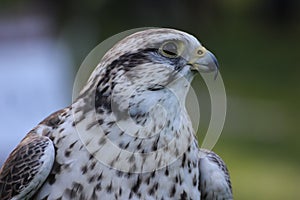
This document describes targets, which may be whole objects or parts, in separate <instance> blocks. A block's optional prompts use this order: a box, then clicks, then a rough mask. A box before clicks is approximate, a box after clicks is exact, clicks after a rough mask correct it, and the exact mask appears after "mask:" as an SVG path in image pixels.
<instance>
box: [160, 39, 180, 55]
mask: <svg viewBox="0 0 300 200" xmlns="http://www.w3.org/2000/svg"><path fill="white" fill-rule="evenodd" d="M159 51H160V53H161V54H162V55H163V56H165V57H168V58H176V57H178V56H179V50H178V45H177V43H175V42H173V41H168V42H165V43H163V44H162V45H161V47H160V48H159Z"/></svg>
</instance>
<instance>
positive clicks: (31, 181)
mask: <svg viewBox="0 0 300 200" xmlns="http://www.w3.org/2000/svg"><path fill="white" fill-rule="evenodd" d="M54 155H55V150H54V146H53V143H52V141H51V140H50V139H49V138H48V137H45V136H39V135H37V134H34V133H29V134H28V135H27V136H26V137H25V138H24V139H23V140H22V141H21V142H20V144H19V145H18V146H17V147H16V148H15V149H14V150H13V152H12V153H11V154H10V155H9V157H8V159H7V160H6V162H5V163H4V164H3V166H2V168H1V169H0V199H1V200H8V199H13V200H18V199H22V200H26V199H29V198H30V197H31V196H32V195H34V193H35V192H36V191H37V190H38V189H39V187H40V186H41V185H42V184H43V182H44V181H45V180H46V178H47V176H48V175H49V173H50V171H51V169H52V165H53V163H54Z"/></svg>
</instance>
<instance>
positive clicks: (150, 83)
mask: <svg viewBox="0 0 300 200" xmlns="http://www.w3.org/2000/svg"><path fill="white" fill-rule="evenodd" d="M217 68H218V64H217V60H216V58H215V57H214V55H213V54H212V53H211V52H209V51H208V50H206V49H205V48H204V47H203V46H202V45H201V43H200V42H199V41H198V40H197V39H196V38H195V37H194V36H192V35H190V34H188V33H185V32H182V31H178V30H174V29H167V28H152V29H147V30H143V31H138V32H136V33H133V34H131V35H129V36H127V37H125V38H124V39H122V40H121V41H119V42H117V43H116V44H115V45H114V46H113V47H112V48H111V49H110V50H108V51H107V53H106V54H105V55H104V56H103V57H102V59H101V61H100V63H99V64H98V65H97V67H96V68H95V70H94V71H93V73H92V74H91V76H90V78H89V80H88V81H87V83H86V85H85V86H84V88H83V89H82V91H81V92H80V94H79V96H78V98H77V99H76V100H74V102H73V103H72V104H71V105H70V106H68V107H66V108H64V109H62V110H60V111H57V112H55V113H53V114H52V115H50V116H49V117H47V118H46V119H44V120H43V121H42V122H40V123H39V124H38V125H37V126H36V127H35V128H33V129H32V130H31V131H30V132H29V133H28V134H27V135H26V136H25V138H24V139H23V140H22V141H21V142H20V144H19V145H18V146H17V147H16V148H15V149H14V150H13V152H12V153H11V154H10V155H9V157H8V159H7V160H6V162H5V163H4V165H3V166H2V168H1V171H0V199H1V200H8V199H13V200H27V199H43V200H53V199H60V200H63V199H78V200H79V199H80V200H96V199H121V200H125V199H146V200H153V199H159V200H162V199H164V200H167V199H193V200H196V199H198V200H199V199H202V200H203V199H204V200H205V199H207V200H208V199H232V189H231V183H230V178H229V174H228V170H227V168H226V165H225V163H224V162H223V161H222V159H221V158H220V157H219V156H217V155H216V154H215V153H213V152H212V151H208V150H204V149H200V148H199V147H198V143H197V139H196V137H195V133H194V130H193V128H192V124H191V121H190V118H189V116H188V114H187V111H186V109H185V105H184V104H185V98H186V95H187V92H188V90H189V86H190V83H191V81H192V79H193V77H194V75H195V74H197V73H198V72H199V71H200V72H215V71H216V70H218V69H217Z"/></svg>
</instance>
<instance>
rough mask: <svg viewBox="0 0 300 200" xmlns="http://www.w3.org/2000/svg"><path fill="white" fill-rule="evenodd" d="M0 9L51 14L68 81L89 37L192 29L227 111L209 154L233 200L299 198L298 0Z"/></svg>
mask: <svg viewBox="0 0 300 200" xmlns="http://www.w3.org/2000/svg"><path fill="white" fill-rule="evenodd" d="M0 12H1V15H0V17H2V18H5V19H11V18H22V17H23V16H33V18H39V17H42V18H43V19H47V21H48V22H49V21H50V23H48V24H50V25H49V27H48V29H46V30H47V31H46V33H45V32H43V34H45V35H47V36H49V37H51V38H54V39H55V40H57V41H63V43H64V44H65V45H66V46H67V48H68V49H69V51H70V55H71V57H70V58H71V60H72V63H73V64H72V67H70V70H71V71H72V72H70V73H71V74H72V77H73V78H71V80H66V84H70V82H71V84H72V80H73V79H74V76H75V74H76V70H77V69H78V68H79V66H80V64H81V62H82V61H83V59H84V58H85V56H86V55H87V54H88V53H89V52H90V51H91V50H92V49H93V48H94V47H95V46H96V45H97V44H99V43H100V42H101V41H103V40H104V39H106V38H107V37H109V36H112V35H114V34H117V33H119V32H121V31H124V30H127V29H132V28H137V27H151V26H155V27H171V28H176V29H180V30H184V31H187V32H189V33H192V34H193V35H195V36H196V37H197V38H199V40H200V41H201V42H202V43H203V44H204V46H206V47H207V48H208V49H210V50H211V51H212V52H214V54H215V55H216V56H217V57H218V60H219V63H220V66H221V69H220V72H221V74H222V77H223V80H224V83H225V87H226V91H227V95H228V112H227V119H226V123H225V127H224V130H223V134H222V135H221V137H220V139H219V141H218V143H217V145H216V146H215V148H214V151H216V152H217V153H218V154H219V155H220V156H221V157H222V158H223V159H224V160H225V161H226V163H227V165H228V168H229V170H230V172H231V177H232V185H233V192H234V197H235V199H243V200H247V199H252V200H253V199H299V196H300V195H299V185H300V181H299V180H300V154H299V153H300V151H299V145H300V143H299V140H300V135H299V133H300V125H299V122H300V121H299V120H300V114H299V112H298V111H299V108H300V106H299V105H300V103H299V102H300V81H299V73H300V64H299V56H300V1H298V0H243V1H239V0H189V1H180V0H173V1H167V0H160V1H154V0H152V1H151V0H132V1H129V0H123V1H116V0H110V1H108V0H98V1H96V0H86V1H68V0H60V1H55V0H54V1H51V0H42V1H41V0H40V1H37V0H36V1H33V0H32V1H25V0H10V1H9V0H1V1H0ZM24 28H26V25H25V26H24ZM0 37H1V34H0ZM0 41H1V40H0ZM30 73H34V72H30ZM198 78H199V77H198ZM67 82H68V83H67ZM198 82H199V81H197V80H196V81H195V83H194V88H197V83H198ZM69 92H70V93H69V94H68V98H69V99H68V101H69V102H71V91H69ZM53 111H54V110H53ZM49 114H50V113H49ZM200 130H201V129H200ZM24 134H25V133H24ZM199 135H200V136H199V137H200V138H201V133H199Z"/></svg>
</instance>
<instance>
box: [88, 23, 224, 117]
mask: <svg viewBox="0 0 300 200" xmlns="http://www.w3.org/2000/svg"><path fill="white" fill-rule="evenodd" d="M217 70H218V63H217V60H216V58H215V56H214V55H213V54H212V53H211V52H210V51H208V50H207V49H206V48H205V47H203V46H202V45H201V43H200V42H199V41H198V40H197V39H196V38H195V37H194V36H192V35H190V34H188V33H185V32H182V31H178V30H174V29H166V28H154V29H147V30H144V31H139V32H136V33H134V34H132V35H129V36H128V37H126V38H124V39H123V40H121V41H119V42H118V43H117V44H115V45H114V46H113V47H112V48H111V49H110V50H109V51H108V52H107V53H106V54H105V55H104V57H103V58H102V60H101V62H100V64H99V65H98V66H97V68H96V69H95V71H94V72H93V74H92V75H91V77H90V79H89V84H88V86H87V88H95V89H96V91H95V92H96V94H95V97H96V99H95V105H96V108H99V107H100V108H101V107H105V108H106V109H107V110H109V111H111V110H112V108H113V109H115V112H116V111H117V112H118V113H119V114H118V116H119V118H120V117H121V118H122V117H124V115H122V114H120V113H123V114H124V113H126V114H125V115H127V113H128V114H129V115H130V116H131V117H134V116H137V115H139V116H141V115H144V114H145V113H146V112H147V111H149V110H150V109H151V108H153V106H154V105H156V104H157V103H158V102H159V103H160V104H161V105H162V106H163V107H170V108H176V107H178V105H179V104H178V103H180V102H184V100H185V96H186V94H187V92H188V89H189V84H190V82H191V80H192V78H193V77H194V75H195V74H196V73H197V72H212V71H215V72H217ZM172 99H173V100H174V101H172ZM112 104H113V105H112ZM174 112H177V111H176V110H174ZM173 114H174V113H173ZM125 117H126V116H125ZM139 121H143V120H139Z"/></svg>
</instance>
